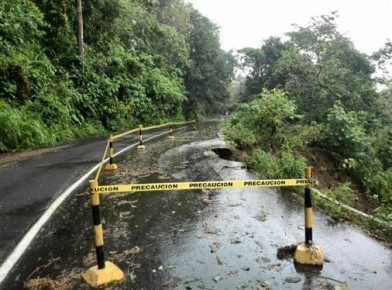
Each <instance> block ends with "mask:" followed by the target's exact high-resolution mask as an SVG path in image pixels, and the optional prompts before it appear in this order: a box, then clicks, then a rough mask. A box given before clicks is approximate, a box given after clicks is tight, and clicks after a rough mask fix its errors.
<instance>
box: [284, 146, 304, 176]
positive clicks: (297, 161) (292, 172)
mask: <svg viewBox="0 0 392 290" xmlns="http://www.w3.org/2000/svg"><path fill="white" fill-rule="evenodd" d="M281 156H282V157H281V159H280V162H279V163H280V166H279V178H283V179H291V178H298V179H301V178H304V175H305V167H306V160H305V158H303V157H295V156H294V154H293V153H292V152H289V151H283V152H282V153H281Z"/></svg>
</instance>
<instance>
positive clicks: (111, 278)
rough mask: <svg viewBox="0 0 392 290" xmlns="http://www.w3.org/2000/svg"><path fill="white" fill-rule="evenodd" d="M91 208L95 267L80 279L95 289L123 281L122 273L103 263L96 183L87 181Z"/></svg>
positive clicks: (109, 263)
mask: <svg viewBox="0 0 392 290" xmlns="http://www.w3.org/2000/svg"><path fill="white" fill-rule="evenodd" d="M89 186H90V193H91V194H90V197H91V207H92V212H93V229H94V235H95V240H94V245H95V252H96V255H97V266H93V267H91V268H90V269H88V270H87V271H86V272H85V273H83V274H82V278H83V279H84V280H85V281H86V282H87V283H88V284H89V285H90V286H92V287H94V288H97V287H100V286H103V285H106V284H109V283H113V282H120V281H123V280H124V273H123V272H122V271H121V270H120V269H119V268H118V267H117V266H116V265H114V264H113V263H112V262H108V261H106V262H105V253H104V242H103V229H102V223H101V208H100V200H99V192H98V191H97V190H96V189H97V188H98V182H97V181H96V180H95V179H94V180H90V181H89Z"/></svg>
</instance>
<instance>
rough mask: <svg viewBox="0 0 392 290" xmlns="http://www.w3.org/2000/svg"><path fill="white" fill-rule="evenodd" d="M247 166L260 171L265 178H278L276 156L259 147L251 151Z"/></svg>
mask: <svg viewBox="0 0 392 290" xmlns="http://www.w3.org/2000/svg"><path fill="white" fill-rule="evenodd" d="M248 166H249V168H251V169H254V170H256V171H257V172H260V173H262V174H263V175H264V176H265V177H266V178H278V177H277V176H278V172H279V161H278V158H276V157H275V156H273V155H271V154H270V153H268V152H265V151H263V150H261V149H259V148H257V149H254V150H253V151H252V152H251V154H250V160H249V162H248Z"/></svg>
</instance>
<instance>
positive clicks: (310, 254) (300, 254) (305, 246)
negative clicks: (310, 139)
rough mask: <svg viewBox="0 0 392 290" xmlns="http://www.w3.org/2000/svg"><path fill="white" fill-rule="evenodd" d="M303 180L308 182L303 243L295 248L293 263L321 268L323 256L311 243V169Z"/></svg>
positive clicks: (307, 170) (308, 168)
mask: <svg viewBox="0 0 392 290" xmlns="http://www.w3.org/2000/svg"><path fill="white" fill-rule="evenodd" d="M305 178H306V179H308V180H309V182H308V184H306V185H305V242H304V243H301V244H299V245H298V246H297V248H296V250H295V254H294V262H295V263H297V264H300V265H311V266H321V267H322V266H323V263H324V255H323V252H322V251H321V248H320V246H319V245H317V244H315V243H313V233H312V231H313V205H312V198H311V190H310V185H311V182H310V181H311V179H312V168H311V167H306V169H305Z"/></svg>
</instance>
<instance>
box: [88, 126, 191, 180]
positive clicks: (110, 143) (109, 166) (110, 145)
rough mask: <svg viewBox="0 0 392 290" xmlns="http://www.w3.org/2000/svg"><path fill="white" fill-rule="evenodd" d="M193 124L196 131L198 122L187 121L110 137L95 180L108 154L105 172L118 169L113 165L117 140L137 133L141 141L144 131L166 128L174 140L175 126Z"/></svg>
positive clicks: (170, 137)
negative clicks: (114, 145)
mask: <svg viewBox="0 0 392 290" xmlns="http://www.w3.org/2000/svg"><path fill="white" fill-rule="evenodd" d="M191 123H193V129H194V130H196V126H195V124H196V121H195V120H191V121H186V122H169V123H166V124H162V125H155V126H149V127H143V125H140V126H139V127H138V128H135V129H132V130H129V131H126V132H124V133H120V134H116V135H110V136H109V138H108V142H107V144H106V148H105V152H104V154H103V156H102V160H101V163H100V166H99V168H98V171H97V174H96V176H95V179H94V180H95V181H98V178H99V176H100V174H101V172H102V168H103V165H104V163H105V159H106V157H107V155H108V153H109V155H110V163H109V164H107V165H106V167H105V170H116V169H117V165H116V164H114V163H113V155H114V153H113V143H114V141H115V140H118V139H120V138H122V137H125V136H127V135H130V134H132V133H136V132H139V133H140V140H142V138H143V137H142V131H148V130H153V129H160V128H165V127H168V126H170V132H169V139H172V138H173V137H172V131H173V130H172V127H173V126H179V125H187V124H191ZM141 144H142V141H141ZM139 148H144V146H140V147H139Z"/></svg>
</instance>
